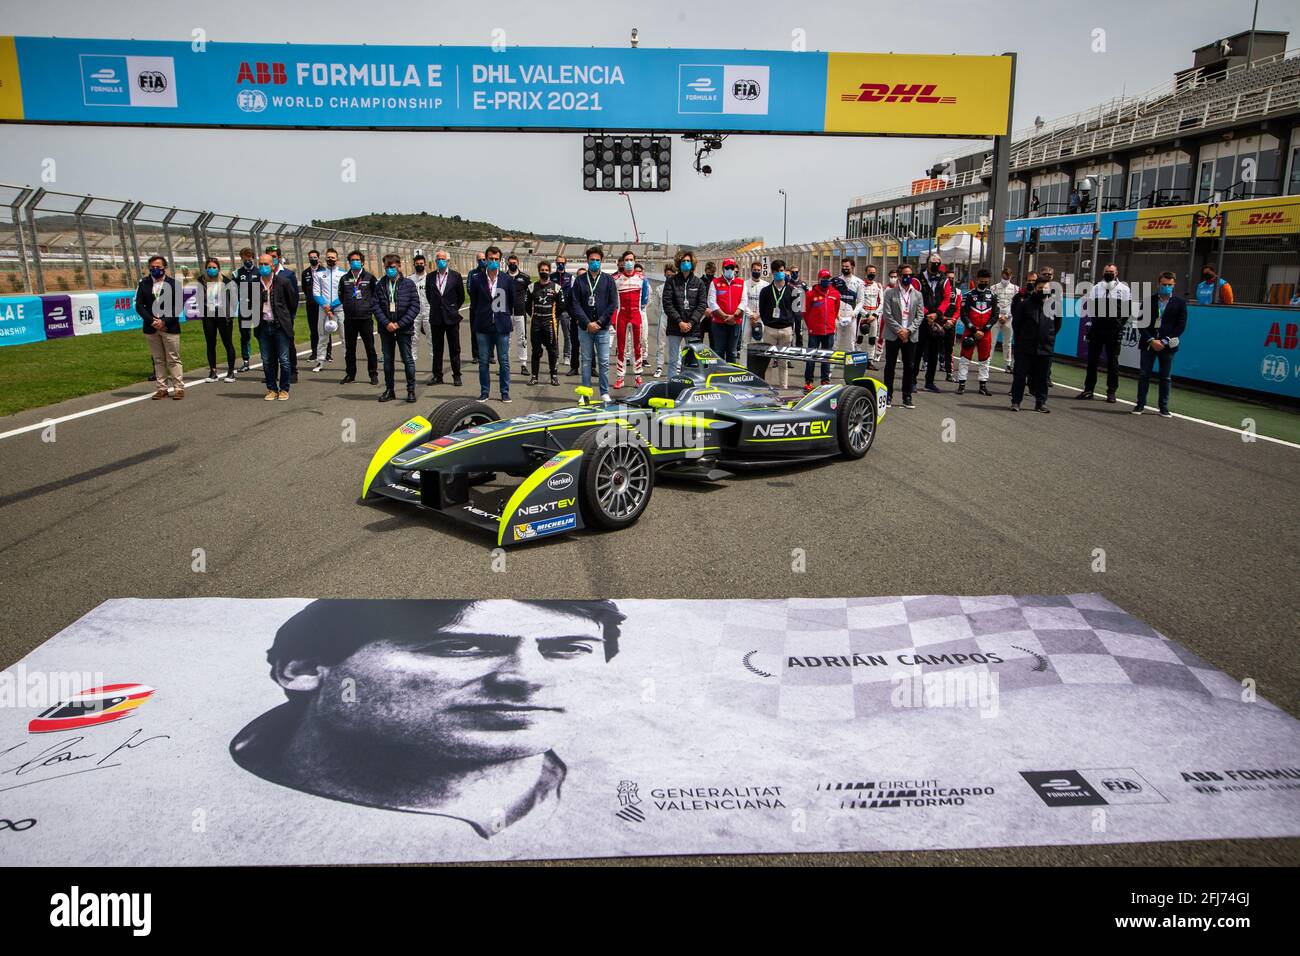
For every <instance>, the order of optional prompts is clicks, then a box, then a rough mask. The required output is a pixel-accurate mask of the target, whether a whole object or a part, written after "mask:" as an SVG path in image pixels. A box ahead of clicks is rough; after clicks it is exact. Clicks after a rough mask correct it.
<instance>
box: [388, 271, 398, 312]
mask: <svg viewBox="0 0 1300 956" xmlns="http://www.w3.org/2000/svg"><path fill="white" fill-rule="evenodd" d="M388 311H389V312H396V311H397V280H396V279H389V280H388Z"/></svg>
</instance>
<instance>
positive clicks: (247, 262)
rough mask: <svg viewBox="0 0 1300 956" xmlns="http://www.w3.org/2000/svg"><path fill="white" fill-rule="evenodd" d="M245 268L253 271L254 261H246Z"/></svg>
mask: <svg viewBox="0 0 1300 956" xmlns="http://www.w3.org/2000/svg"><path fill="white" fill-rule="evenodd" d="M244 268H245V269H251V268H253V260H252V259H245V260H244Z"/></svg>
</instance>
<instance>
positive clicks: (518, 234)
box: [311, 212, 588, 242]
mask: <svg viewBox="0 0 1300 956" xmlns="http://www.w3.org/2000/svg"><path fill="white" fill-rule="evenodd" d="M311 224H312V225H313V226H321V227H324V228H329V229H341V230H343V231H346V232H361V233H367V234H369V235H374V236H392V237H394V238H396V239H413V240H420V239H437V240H452V239H496V238H499V237H504V236H512V237H514V238H519V239H529V238H535V239H545V240H552V241H563V242H587V241H588V240H587V239H585V238H583V237H581V236H563V235H552V234H546V233H534V232H526V231H520V230H515V229H508V228H505V227H503V226H498V225H495V224H494V223H490V222H480V221H478V220H475V219H462V218H461V217H460V216H437V215H431V214H430V213H427V212H418V213H394V212H372V213H370V214H369V215H366V216H350V217H348V218H346V219H313V220H312V223H311Z"/></svg>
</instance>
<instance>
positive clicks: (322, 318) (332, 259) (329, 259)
mask: <svg viewBox="0 0 1300 956" xmlns="http://www.w3.org/2000/svg"><path fill="white" fill-rule="evenodd" d="M347 274H348V271H347V270H346V269H344V268H343V267H342V266H341V265H339V254H338V252H337V251H336V250H334V249H326V250H325V268H324V269H317V270H316V271H315V272H313V273H312V277H311V296H312V298H314V299H315V300H316V304H317V306H318V307H319V309H318V311H317V313H316V323H317V325H316V334H317V336H318V338H317V340H316V367H315V368H313V369H312V371H313V372H319V371H320V370H321V369H322V368H324V366H325V355H326V354H327V353H328V352H329V349H330V346H331V345H332V344H333V343H332V339H333V333H332V332H330V331H329V329H328V328H327V327H326V323H327V322H329V321H331V320H333V322H334V324H335V327H336V329H337V331H338V333H339V343H340V344H342V342H343V303H342V302H340V301H339V282H340V281H341V280H342V278H343V277H344V276H345V275H347Z"/></svg>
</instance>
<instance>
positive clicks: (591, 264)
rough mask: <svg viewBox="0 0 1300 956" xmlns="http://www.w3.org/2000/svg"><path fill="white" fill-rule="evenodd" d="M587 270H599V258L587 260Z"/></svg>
mask: <svg viewBox="0 0 1300 956" xmlns="http://www.w3.org/2000/svg"><path fill="white" fill-rule="evenodd" d="M587 271H589V272H599V271H600V260H599V259H589V260H587Z"/></svg>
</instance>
